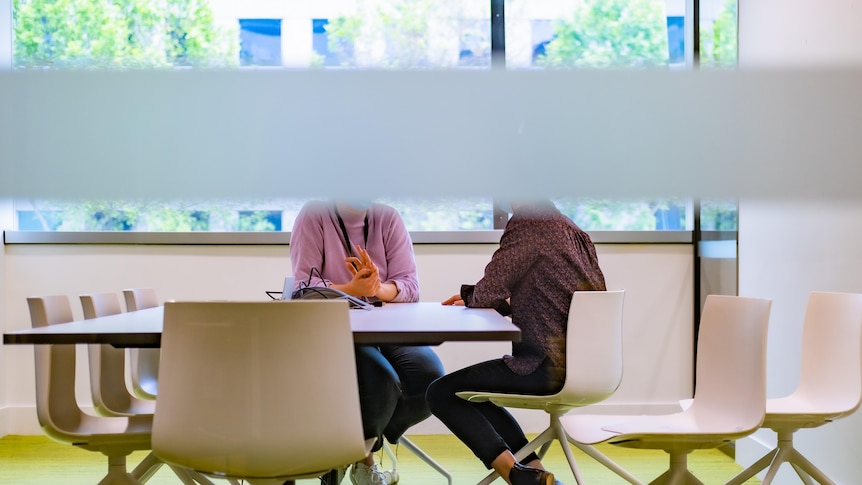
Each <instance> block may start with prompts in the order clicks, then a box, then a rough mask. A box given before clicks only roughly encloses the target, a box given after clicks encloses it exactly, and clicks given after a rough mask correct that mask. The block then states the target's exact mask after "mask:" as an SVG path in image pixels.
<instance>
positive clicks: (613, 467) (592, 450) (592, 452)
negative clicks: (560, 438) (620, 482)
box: [569, 439, 643, 485]
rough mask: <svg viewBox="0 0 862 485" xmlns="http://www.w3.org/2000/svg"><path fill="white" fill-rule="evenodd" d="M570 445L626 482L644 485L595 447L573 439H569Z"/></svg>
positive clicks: (633, 484)
mask: <svg viewBox="0 0 862 485" xmlns="http://www.w3.org/2000/svg"><path fill="white" fill-rule="evenodd" d="M569 443H571V444H572V445H574V446H575V447H577V448H578V449H579V450H581V451H583V452H584V453H585V454H586V455H587V456H589V457H590V458H592V459H594V460H596V461H597V462H599V463H601V464H602V465H604V466H605V467H606V468H608V469H609V470H610V471H612V472H614V473H616V474H617V475H619V476H620V477H621V478H623V479H624V480H625V481H627V482H629V483H631V484H632V485H643V482H642V481H640V480H638V478H637V477H635V476H634V475H632V474H631V473H629V471H628V470H626V469H625V468H623V467H621V466H620V465H619V464H617V462H615V461H613V460H611V459H610V458H608V456H607V455H605V454H604V453H602V452H601V451H599V450H597V449H596V447H595V446H591V445H585V444H583V443H578V442H577V441H574V440H572V439H569Z"/></svg>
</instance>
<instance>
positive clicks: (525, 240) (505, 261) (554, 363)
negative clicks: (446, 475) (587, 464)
mask: <svg viewBox="0 0 862 485" xmlns="http://www.w3.org/2000/svg"><path fill="white" fill-rule="evenodd" d="M512 209H513V214H512V218H511V219H510V220H509V222H508V224H507V225H506V229H505V231H503V235H502V237H501V239H500V247H499V249H497V251H496V252H495V253H494V255H493V256H492V257H491V262H490V263H488V265H487V266H486V267H485V275H484V276H483V277H482V279H481V280H479V282H478V283H476V285H463V286H462V287H461V292H460V294H458V295H454V296H452V297H450V298H449V299H447V300H446V301H444V302H443V304H444V305H466V306H468V307H476V308H494V309H496V310H497V311H498V312H500V313H501V314H503V315H511V316H512V323H514V324H515V325H517V326H518V328H520V329H521V341H520V342H519V343H515V344H513V345H512V355H506V356H503V357H502V358H500V359H495V360H491V361H487V362H483V363H480V364H475V365H472V366H469V367H467V368H465V369H462V370H459V371H456V372H453V373H451V374H448V375H446V376H443V377H441V378H440V379H437V380H436V381H434V382H433V383H432V384H431V386H429V388H428V392H427V393H426V398H427V399H428V403H429V405H430V407H431V412H432V413H433V414H434V415H435V416H437V418H439V419H440V421H442V422H443V423H444V424H445V425H446V426H447V427H448V428H449V429H450V430H451V431H452V432H453V433H454V434H455V435H456V436H457V437H458V438H459V439H461V441H463V442H464V444H466V445H467V447H469V448H470V450H471V451H473V453H474V454H475V455H476V456H477V457H478V458H479V459H480V460H481V461H482V463H484V464H485V466H486V467H487V468H489V469H490V468H493V469H494V470H495V471H497V472H498V473H499V474H500V476H501V477H503V478H504V479H505V480H506V481H507V482H508V483H510V484H512V485H527V484H529V485H534V484H536V485H539V484H541V485H545V484H548V485H551V484H554V483H555V480H554V475H553V474H552V473H549V472H547V471H545V470H544V468H543V466H542V463H541V461H540V460H539V457H538V456H537V455H536V454H535V453H531V454H530V455H528V456H527V457H526V458H525V459H524V460H522V462H517V461H516V460H515V456H514V454H513V453H514V452H515V451H517V450H519V449H521V448H522V447H524V446H526V445H527V442H528V440H527V438H526V436H524V432H523V430H522V429H521V427H520V426H519V425H518V423H517V421H515V419H514V418H513V417H512V415H511V414H510V413H509V412H508V411H507V410H506V409H504V408H501V407H498V406H496V405H495V404H493V403H490V402H482V403H473V402H468V401H466V400H463V399H461V398H459V397H458V396H456V394H455V393H457V392H459V391H484V392H501V393H519V394H534V395H545V394H553V393H555V392H557V391H559V390H560V389H561V388H562V386H563V381H564V379H565V368H566V362H565V353H566V348H565V343H566V325H567V321H568V313H569V305H570V304H571V301H572V294H573V293H574V292H575V291H604V290H605V289H606V288H605V279H604V275H603V274H602V270H601V268H599V263H598V257H597V256H596V250H595V246H593V243H592V241H591V240H590V237H589V235H587V233H585V232H584V231H583V230H582V229H581V228H580V227H578V226H577V225H576V224H575V223H574V222H573V221H572V220H571V219H569V218H568V217H566V216H564V215H563V214H561V213H560V211H558V210H557V208H556V207H555V206H554V204H553V203H552V202H550V201H548V200H544V201H530V202H520V203H513V204H512Z"/></svg>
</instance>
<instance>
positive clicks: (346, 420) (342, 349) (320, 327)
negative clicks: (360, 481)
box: [152, 300, 367, 478]
mask: <svg viewBox="0 0 862 485" xmlns="http://www.w3.org/2000/svg"><path fill="white" fill-rule="evenodd" d="M348 311H349V310H348V304H347V302H346V301H343V300H300V301H272V302H168V303H165V316H164V329H163V333H162V346H161V358H162V360H161V365H160V374H159V396H158V401H157V402H158V406H157V407H156V414H155V418H154V423H153V436H152V443H153V451H154V452H155V453H156V455H157V456H158V457H159V458H161V459H163V460H164V461H166V462H167V463H173V464H176V465H180V466H184V467H187V468H191V469H193V470H197V471H200V472H204V473H214V474H224V475H226V476H231V477H245V478H254V477H258V478H261V477H281V476H285V477H286V476H300V475H306V474H311V473H323V472H324V471H326V470H329V469H332V468H335V467H336V466H338V465H343V464H347V463H352V462H355V461H358V460H361V459H362V458H363V457H365V456H366V454H367V451H366V447H365V440H364V438H363V432H362V425H361V417H360V412H359V391H358V384H357V377H356V365H355V361H354V351H353V336H352V332H351V329H350V316H349V314H348Z"/></svg>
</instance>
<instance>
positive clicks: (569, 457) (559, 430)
mask: <svg viewBox="0 0 862 485" xmlns="http://www.w3.org/2000/svg"><path fill="white" fill-rule="evenodd" d="M551 427H552V428H553V429H554V432H555V434H556V436H555V438H556V439H557V441H559V442H560V446H561V447H562V448H563V453H564V454H565V455H566V461H568V462H569V468H570V469H571V470H572V476H574V477H575V483H576V484H578V485H581V484H582V483H584V479H583V478H582V477H581V471H580V470H579V469H578V465H577V463H575V455H574V453H572V449H571V448H569V445H568V443H569V436H568V434H566V430H564V429H563V426H562V425H561V424H560V422H559V421H554V422H552V423H551ZM549 443H550V441H548V443H545V445H547V444H549ZM543 448H544V446H543Z"/></svg>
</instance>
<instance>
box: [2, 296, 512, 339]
mask: <svg viewBox="0 0 862 485" xmlns="http://www.w3.org/2000/svg"><path fill="white" fill-rule="evenodd" d="M163 316H164V308H163V307H156V308H148V309H145V310H139V311H136V312H127V313H121V314H118V315H110V316H106V317H99V318H93V319H90V320H78V321H75V322H70V323H61V324H57V325H49V326H47V327H40V328H29V329H26V330H17V331H11V332H6V333H4V334H3V343H4V344H98V343H102V344H111V345H113V346H115V347H142V348H146V347H158V346H159V345H160V343H161V338H162V322H163ZM350 326H351V327H352V329H353V339H354V342H356V343H357V344H387V343H399V344H409V345H436V344H440V343H442V342H448V341H512V342H518V341H520V338H521V332H520V330H519V329H518V327H516V326H515V325H514V324H512V322H511V321H509V319H508V318H505V317H503V316H501V315H500V314H499V313H497V312H496V311H495V310H491V309H484V308H465V307H458V306H443V305H441V304H440V303H438V302H420V303H388V304H386V305H384V306H382V307H375V308H373V309H371V310H361V309H354V310H350Z"/></svg>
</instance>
